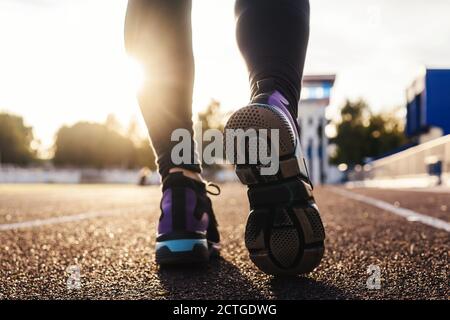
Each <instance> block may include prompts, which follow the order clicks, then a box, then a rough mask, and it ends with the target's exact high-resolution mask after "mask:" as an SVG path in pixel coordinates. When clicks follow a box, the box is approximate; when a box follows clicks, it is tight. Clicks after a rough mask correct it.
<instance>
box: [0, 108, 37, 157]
mask: <svg viewBox="0 0 450 320" xmlns="http://www.w3.org/2000/svg"><path fill="white" fill-rule="evenodd" d="M32 141H33V131H32V128H31V127H27V126H25V124H24V122H23V119H22V117H19V116H15V115H11V114H7V113H0V163H11V164H19V165H25V164H29V163H30V162H31V161H33V160H34V159H35V152H34V151H33V150H32V148H31V142H32Z"/></svg>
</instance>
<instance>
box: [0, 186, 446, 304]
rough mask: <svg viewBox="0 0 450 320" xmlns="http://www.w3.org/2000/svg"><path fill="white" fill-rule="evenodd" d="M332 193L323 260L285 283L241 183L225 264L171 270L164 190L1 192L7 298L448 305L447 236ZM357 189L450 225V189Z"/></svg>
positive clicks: (229, 222) (225, 234)
mask: <svg viewBox="0 0 450 320" xmlns="http://www.w3.org/2000/svg"><path fill="white" fill-rule="evenodd" d="M333 188H335V187H327V186H325V187H316V189H315V196H316V200H317V203H318V205H319V208H320V210H321V214H322V218H323V221H324V225H325V230H326V234H327V238H326V243H325V245H326V251H325V256H324V259H323V261H322V263H321V265H320V266H319V267H318V268H317V269H316V270H315V271H314V272H312V273H311V274H309V275H306V276H298V277H288V278H277V277H273V276H269V275H265V274H264V273H262V272H261V271H259V270H258V269H257V268H256V267H255V266H254V265H253V264H252V262H251V261H250V260H249V258H248V254H247V250H246V249H245V246H244V241H243V235H244V228H245V222H246V217H247V214H248V203H247V201H246V190H245V188H244V187H243V186H241V185H239V184H236V183H229V184H224V185H222V194H221V195H220V196H218V197H213V203H214V208H215V211H216V214H217V219H218V221H219V224H220V231H221V235H222V255H221V258H219V259H216V260H213V261H211V262H210V263H209V264H208V265H206V266H191V267H183V268H163V269H161V268H159V267H158V266H157V265H156V264H155V262H154V245H155V233H156V223H157V220H158V217H159V197H160V189H159V187H157V186H151V187H138V186H122V185H117V186H110V185H107V186H104V185H0V299H449V298H450V285H449V279H450V277H449V275H450V273H449V271H450V267H449V252H450V234H449V233H448V232H447V231H445V230H440V229H436V228H433V227H430V226H427V225H424V224H421V223H420V222H417V221H416V222H410V221H408V220H406V219H405V218H403V217H400V216H397V215H394V214H393V213H391V212H388V211H383V210H380V209H378V208H375V207H372V206H371V205H368V204H364V203H361V202H357V201H355V200H350V199H348V198H345V197H343V196H341V195H338V194H336V193H335V192H333V190H334V189H333ZM340 188H343V187H340ZM350 191H351V192H358V193H362V194H365V195H367V196H370V197H373V198H377V199H380V200H383V201H386V202H389V203H393V204H395V205H396V206H398V207H404V208H409V209H412V210H415V211H417V212H419V213H422V214H426V215H430V216H434V217H437V218H439V219H442V220H444V221H449V216H450V213H449V211H450V193H445V192H443V193H439V192H426V191H425V192H422V191H407V190H401V191H400V190H380V189H356V190H350ZM370 265H374V266H377V267H376V268H379V270H380V287H379V289H370V288H368V286H367V280H368V277H369V276H370V275H369V274H368V273H367V269H368V268H369V266H370ZM70 266H72V267H70ZM73 266H75V268H79V269H78V270H79V271H80V278H79V279H80V281H79V282H77V285H76V286H73V282H71V279H72V278H70V274H72V276H73V273H71V271H70V270H72V269H71V268H74V267H73ZM68 267H70V268H69V269H70V270H69V271H67V268H68ZM77 279H78V278H77ZM371 283H373V282H370V281H369V284H371Z"/></svg>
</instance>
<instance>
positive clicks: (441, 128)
mask: <svg viewBox="0 0 450 320" xmlns="http://www.w3.org/2000/svg"><path fill="white" fill-rule="evenodd" d="M406 96H407V105H406V111H407V115H406V134H407V135H408V136H409V137H410V138H412V140H413V141H414V142H415V143H417V144H420V143H423V142H426V141H429V140H432V139H435V138H437V137H440V136H443V135H447V134H450V69H426V70H425V72H423V74H422V75H421V76H420V77H418V78H417V79H416V80H415V81H414V82H413V84H412V85H411V86H410V87H409V88H408V89H407V91H406Z"/></svg>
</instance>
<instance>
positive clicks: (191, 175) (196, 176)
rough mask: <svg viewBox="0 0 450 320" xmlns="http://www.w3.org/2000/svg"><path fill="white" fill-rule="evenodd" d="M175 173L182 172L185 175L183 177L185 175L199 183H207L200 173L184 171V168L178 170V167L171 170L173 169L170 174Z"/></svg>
mask: <svg viewBox="0 0 450 320" xmlns="http://www.w3.org/2000/svg"><path fill="white" fill-rule="evenodd" d="M175 172H181V173H183V175H184V176H185V177H188V178H190V179H193V180H196V181H198V182H202V183H205V181H204V180H203V178H202V176H201V174H200V173H198V172H195V171H191V170H187V169H184V168H178V167H176V168H171V169H170V170H169V173H175Z"/></svg>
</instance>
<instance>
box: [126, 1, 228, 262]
mask: <svg viewBox="0 0 450 320" xmlns="http://www.w3.org/2000/svg"><path fill="white" fill-rule="evenodd" d="M125 46H126V48H127V51H128V52H129V53H130V54H131V55H132V56H134V57H135V58H136V59H137V60H138V61H139V62H140V63H141V64H142V65H143V67H144V69H145V70H144V71H145V82H144V85H143V87H142V88H141V90H140V92H139V94H138V99H139V105H140V107H141V110H142V113H143V115H144V119H145V122H146V124H147V128H148V131H149V134H150V138H151V140H152V145H153V148H154V150H155V152H156V155H157V162H158V166H159V172H160V174H161V177H162V192H163V194H162V200H161V205H160V208H161V217H160V219H159V223H158V235H157V238H156V254H155V257H156V261H157V263H159V264H182V263H191V262H206V261H208V260H209V257H210V256H211V255H213V254H215V253H217V252H218V249H219V241H220V237H219V233H218V230H217V222H216V219H215V216H214V212H213V209H212V205H211V200H210V199H209V198H208V196H207V190H206V185H205V183H204V182H203V181H201V177H200V172H201V169H200V165H199V164H196V162H197V161H196V159H197V155H196V154H195V149H194V141H193V129H192V119H191V117H192V111H191V107H192V91H193V81H194V58H193V52H192V35H191V1H190V0H129V2H128V9H127V15H126V21H125ZM176 129H184V130H187V131H188V132H189V133H190V139H191V146H192V148H191V154H190V159H189V160H190V161H188V163H184V164H181V165H180V164H174V163H173V161H172V159H171V151H172V148H173V146H174V145H175V144H176V143H177V142H171V135H172V132H173V131H174V130H176Z"/></svg>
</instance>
